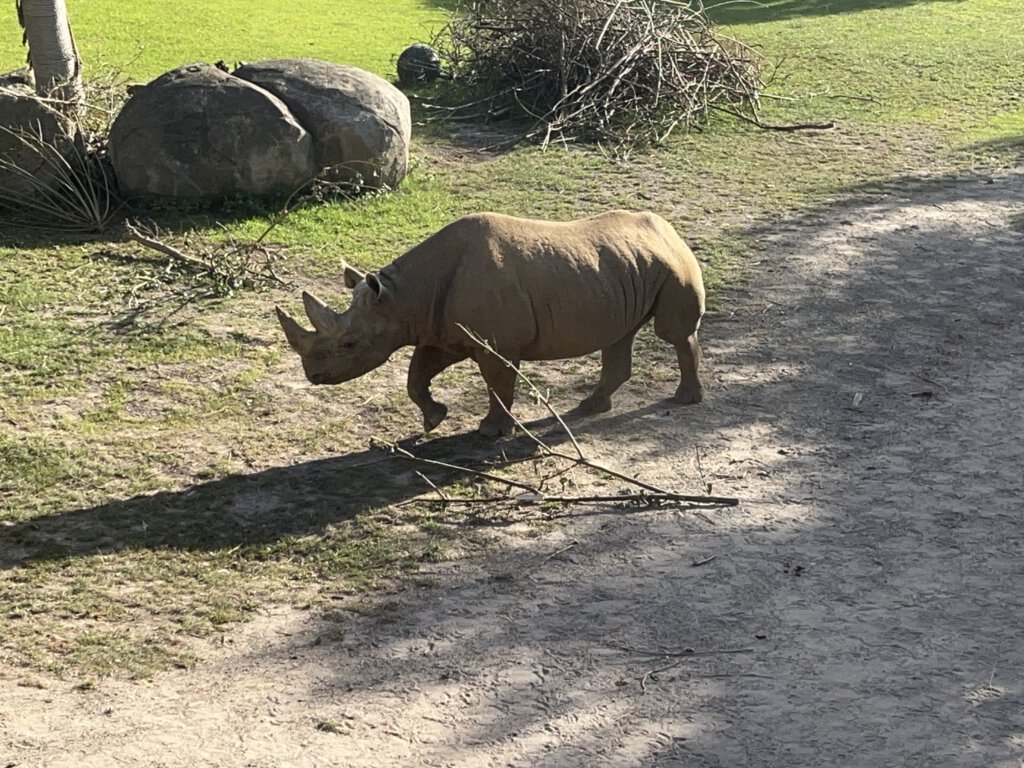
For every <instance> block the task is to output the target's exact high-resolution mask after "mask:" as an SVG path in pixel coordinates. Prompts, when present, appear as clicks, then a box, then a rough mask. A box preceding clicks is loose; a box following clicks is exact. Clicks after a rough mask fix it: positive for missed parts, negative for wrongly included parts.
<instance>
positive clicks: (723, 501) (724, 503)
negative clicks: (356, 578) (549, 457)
mask: <svg viewBox="0 0 1024 768" xmlns="http://www.w3.org/2000/svg"><path fill="white" fill-rule="evenodd" d="M451 466H454V465H451ZM466 471H469V470H466ZM417 474H419V473H417ZM502 482H508V481H507V480H502ZM424 501H428V502H434V503H437V501H438V500H437V499H424ZM499 501H514V502H516V503H517V504H519V505H526V504H624V503H628V502H633V503H644V504H647V505H650V504H652V503H654V502H663V501H682V502H686V503H687V504H708V505H713V506H720V507H735V506H738V505H739V503H740V500H739V499H737V498H733V497H730V496H694V495H691V494H686V493H620V494H613V495H609V496H545V495H544V494H543V493H541V492H540V491H538V492H537V493H536V494H535V495H534V496H531V497H529V498H523V497H522V496H487V497H478V498H473V499H451V498H446V499H445V500H444V503H445V504H490V503H495V502H499ZM715 557H717V555H714V556H712V557H709V558H708V559H707V560H703V561H701V562H699V563H694V565H695V566H697V565H704V564H705V563H709V562H711V561H712V560H714V559H715Z"/></svg>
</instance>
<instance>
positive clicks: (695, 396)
mask: <svg viewBox="0 0 1024 768" xmlns="http://www.w3.org/2000/svg"><path fill="white" fill-rule="evenodd" d="M675 347H676V356H677V357H678V358H679V374H680V375H679V387H678V388H677V389H676V394H675V397H673V398H672V399H673V400H675V401H676V402H677V403H682V404H683V405H690V404H691V403H699V402H700V401H701V400H703V399H704V385H703V384H701V383H700V375H699V374H698V373H697V371H698V369H699V368H700V345H699V344H698V343H697V332H696V331H694V332H693V333H691V334H690V335H689V336H688V337H687V338H686V340H685V341H684V342H683V343H681V344H676V345H675Z"/></svg>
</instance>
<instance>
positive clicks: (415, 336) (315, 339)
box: [277, 211, 704, 436]
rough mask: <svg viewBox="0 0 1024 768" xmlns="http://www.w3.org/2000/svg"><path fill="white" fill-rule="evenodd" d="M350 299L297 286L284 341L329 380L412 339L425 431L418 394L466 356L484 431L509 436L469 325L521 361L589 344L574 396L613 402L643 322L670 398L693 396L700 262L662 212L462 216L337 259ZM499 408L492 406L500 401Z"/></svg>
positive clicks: (509, 423) (413, 379)
mask: <svg viewBox="0 0 1024 768" xmlns="http://www.w3.org/2000/svg"><path fill="white" fill-rule="evenodd" d="M345 285H346V286H348V287H349V288H351V289H352V290H353V296H352V303H351V305H350V306H349V308H348V309H347V310H346V311H344V312H341V313H338V312H335V311H334V310H332V309H330V308H329V307H327V306H326V305H324V304H323V303H322V302H321V301H320V300H318V299H317V298H316V297H314V296H313V295H311V294H309V293H303V294H302V300H303V304H304V305H305V310H306V315H307V316H308V317H309V320H310V322H311V323H312V324H313V330H312V331H308V330H306V329H304V328H303V327H302V326H300V325H299V324H298V323H297V322H295V320H293V319H292V318H291V317H290V316H289V315H288V314H286V313H285V312H283V311H282V310H281V309H280V308H278V309H277V316H278V319H279V320H280V322H281V327H282V328H284V332H285V336H287V338H288V343H289V344H290V345H291V346H292V348H293V349H294V350H295V351H296V352H298V353H299V355H300V356H301V357H302V365H303V368H304V369H305V372H306V377H307V378H308V379H309V380H310V381H311V382H312V383H313V384H338V383H340V382H343V381H348V380H350V379H354V378H356V377H357V376H362V375H363V374H364V373H366V372H367V371H371V370H373V369H374V368H376V367H378V366H379V365H381V364H383V363H384V362H385V361H386V360H387V359H388V358H389V357H390V356H391V354H392V353H394V352H395V350H397V349H399V348H400V347H404V346H407V345H413V346H415V348H416V349H415V351H414V353H413V356H412V361H411V363H410V365H409V380H408V391H409V397H410V398H412V401H413V402H414V403H416V405H418V406H419V408H420V410H421V411H422V412H423V424H424V427H425V429H427V430H428V431H429V430H431V429H433V428H434V427H436V426H437V425H438V424H440V423H441V421H442V420H443V419H444V417H445V416H446V415H447V413H448V409H447V408H446V407H445V406H444V405H443V404H441V403H439V402H437V401H435V400H434V398H433V397H432V396H431V394H430V382H431V380H432V379H433V378H434V377H435V376H437V374H439V373H440V372H441V371H443V370H444V369H446V368H448V367H449V366H450V365H454V364H455V363H458V362H460V361H462V360H465V359H467V358H469V359H472V360H474V361H475V362H476V364H477V365H478V366H479V368H480V373H481V374H482V375H483V378H484V381H485V382H486V383H487V386H488V389H489V391H490V410H489V412H488V413H487V416H486V417H485V418H484V419H483V421H482V422H481V423H480V432H481V433H482V434H484V435H488V436H498V435H507V434H511V432H512V430H513V427H514V421H513V419H512V417H511V416H510V415H509V414H508V413H507V411H506V409H511V407H512V398H513V391H514V389H515V383H516V373H515V371H514V370H512V369H511V368H509V367H508V366H507V365H505V364H504V363H503V362H502V361H501V360H499V359H498V358H497V357H496V356H495V355H493V354H491V353H490V352H488V351H487V350H486V349H484V348H483V347H482V346H481V345H480V344H479V343H477V342H475V341H473V340H472V339H471V338H470V337H469V336H468V335H467V334H466V333H465V332H464V331H463V330H461V329H460V328H459V326H460V325H461V326H464V327H465V328H468V329H470V330H471V331H473V332H474V333H475V334H476V335H477V336H479V337H480V338H483V339H486V340H487V342H488V343H489V344H490V345H491V346H492V347H493V349H494V350H495V351H497V352H498V353H499V354H500V355H502V356H503V357H505V358H507V359H508V360H509V361H511V362H512V363H513V364H515V365H517V366H518V365H519V363H520V362H521V361H523V360H553V359H561V358H568V357H577V356H579V355H585V354H588V353H590V352H595V351H597V350H601V353H602V354H601V378H600V380H599V381H598V383H597V387H596V388H595V389H594V392H593V393H592V394H591V395H590V396H589V397H587V398H586V399H584V400H583V402H582V403H580V409H581V410H584V411H591V412H595V413H596V412H601V411H607V410H608V409H609V408H611V396H612V394H614V392H615V390H617V389H618V388H619V387H620V386H621V385H622V384H623V383H624V382H625V381H627V380H628V379H629V377H630V375H631V367H632V348H633V337H634V336H635V335H636V332H637V331H638V330H639V329H640V328H641V327H642V326H643V325H644V324H646V323H647V322H648V321H649V320H651V318H653V319H654V331H655V333H656V334H657V335H658V337H660V338H662V339H664V340H665V341H667V342H669V343H670V344H672V345H673V346H674V347H675V349H676V353H677V357H678V360H679V370H680V383H679V387H678V389H677V390H676V392H675V397H674V399H675V401H676V402H678V403H696V402H699V401H700V400H701V398H702V394H703V388H702V386H701V382H700V378H699V377H698V374H697V369H698V366H699V364H700V347H699V346H698V344H697V329H698V327H699V326H700V320H701V317H702V315H703V313H704V284H703V281H702V279H701V272H700V266H699V265H698V264H697V260H696V259H695V258H694V256H693V254H692V253H691V252H690V249H689V248H688V247H687V246H686V244H685V243H684V242H683V241H682V240H681V239H680V238H679V236H678V235H677V234H676V232H675V230H673V229H672V227H671V225H669V224H668V223H667V222H666V221H665V220H664V219H662V218H660V217H659V216H656V215H654V214H651V213H639V214H637V213H628V212H625V211H613V212H609V213H604V214H601V215H599V216H595V217H594V218H591V219H584V220H581V221H573V222H567V223H558V222H549V221H533V220H528V219H519V218H513V217H511V216H505V215H502V214H497V213H480V214H474V215H471V216H465V217H463V218H461V219H458V220H456V221H454V222H453V223H451V224H449V225H448V226H446V227H445V228H444V229H442V230H441V231H440V232H438V233H437V234H435V235H432V236H431V237H429V238H427V239H426V240H424V241H423V242H422V243H420V244H419V245H417V246H416V247H415V248H413V249H412V250H410V251H409V252H408V253H406V254H404V255H403V256H401V257H400V258H398V259H396V260H395V261H394V262H392V263H391V264H389V265H388V266H386V267H384V268H383V269H382V270H381V271H380V272H379V273H378V274H373V273H370V274H367V275H361V274H360V273H358V272H356V271H355V270H354V269H351V268H350V267H346V268H345ZM503 404H504V406H503Z"/></svg>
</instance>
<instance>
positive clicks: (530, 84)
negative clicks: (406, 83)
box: [432, 0, 762, 150]
mask: <svg viewBox="0 0 1024 768" xmlns="http://www.w3.org/2000/svg"><path fill="white" fill-rule="evenodd" d="M434 44H435V46H436V47H437V48H438V49H439V51H440V53H441V56H442V59H443V60H444V61H445V64H446V67H447V69H448V70H449V73H450V75H451V78H452V84H451V85H450V86H448V87H447V88H446V89H445V91H444V92H442V94H441V97H440V98H439V99H438V103H437V104H434V105H432V106H433V107H434V108H436V109H438V110H441V111H442V112H443V113H445V114H447V115H448V116H449V117H451V118H454V119H467V118H472V119H479V118H480V117H503V116H518V117H521V118H527V119H528V120H529V127H528V128H527V129H526V130H525V132H524V133H523V134H522V138H525V139H531V140H535V141H539V142H541V143H543V144H547V143H549V142H551V141H587V142H599V143H603V144H608V145H610V146H613V147H616V148H618V149H620V150H621V149H623V148H629V147H633V146H645V145H655V144H659V143H661V142H662V141H664V140H665V139H666V138H667V137H668V135H669V134H670V133H671V132H672V131H673V130H674V129H676V128H679V127H686V128H688V127H693V126H695V125H701V124H702V123H704V122H705V121H706V120H707V119H708V116H709V114H710V113H711V111H712V110H714V109H723V110H726V111H729V112H732V113H735V114H739V115H741V116H744V117H747V118H749V119H751V120H754V121H756V117H757V115H756V109H757V102H758V93H759V91H760V89H761V87H762V81H761V67H760V61H759V58H758V56H757V55H756V54H755V53H754V52H753V51H752V50H751V49H750V48H748V47H747V46H744V45H743V44H741V43H739V42H737V41H735V40H732V39H730V38H727V37H724V36H722V35H721V34H719V33H718V32H717V30H716V29H715V28H714V27H713V25H712V24H711V23H710V21H709V20H708V18H707V16H706V14H705V13H704V9H703V6H701V5H699V3H698V4H696V5H694V4H690V3H682V2H676V1H675V0H475V1H474V2H470V3H469V4H467V5H465V6H463V7H461V8H460V9H459V10H457V11H456V12H455V13H454V14H453V15H452V17H451V19H450V20H449V22H448V24H447V25H446V26H445V27H444V29H442V30H441V32H440V33H439V35H438V36H437V38H436V40H435V43H434Z"/></svg>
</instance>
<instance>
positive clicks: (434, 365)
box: [408, 346, 466, 432]
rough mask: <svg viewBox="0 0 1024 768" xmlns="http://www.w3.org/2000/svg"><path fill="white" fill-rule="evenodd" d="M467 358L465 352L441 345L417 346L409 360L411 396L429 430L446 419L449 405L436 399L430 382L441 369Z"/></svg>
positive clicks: (425, 428) (409, 389)
mask: <svg viewBox="0 0 1024 768" xmlns="http://www.w3.org/2000/svg"><path fill="white" fill-rule="evenodd" d="M465 359H466V355H465V354H462V355H460V354H458V353H455V352H448V351H446V350H444V349H441V348H440V347H431V346H423V347H416V350H415V351H414V352H413V353H412V360H411V361H410V362H409V384H408V391H409V398H410V399H411V400H412V401H413V402H414V403H416V405H417V406H419V409H420V410H421V411H422V412H423V429H424V430H425V431H427V432H429V431H430V430H432V429H434V427H436V426H437V425H438V424H440V423H441V422H442V421H444V417H445V416H447V415H448V407H447V406H446V405H445V404H444V403H439V402H437V401H436V400H434V398H433V396H432V395H431V394H430V382H431V381H433V379H434V377H435V376H437V374H439V373H440V372H441V371H443V370H444V369H445V368H447V367H448V366H450V365H454V364H455V363H458V362H460V361H462V360H465Z"/></svg>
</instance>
